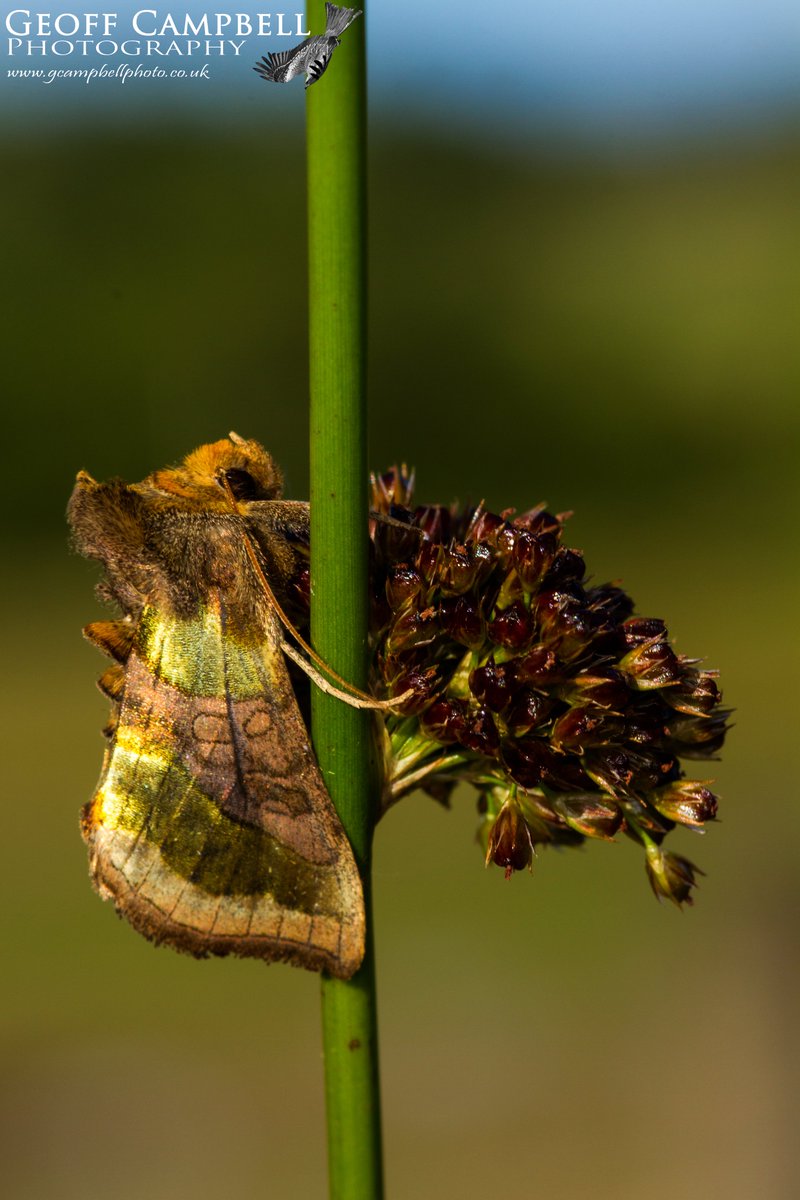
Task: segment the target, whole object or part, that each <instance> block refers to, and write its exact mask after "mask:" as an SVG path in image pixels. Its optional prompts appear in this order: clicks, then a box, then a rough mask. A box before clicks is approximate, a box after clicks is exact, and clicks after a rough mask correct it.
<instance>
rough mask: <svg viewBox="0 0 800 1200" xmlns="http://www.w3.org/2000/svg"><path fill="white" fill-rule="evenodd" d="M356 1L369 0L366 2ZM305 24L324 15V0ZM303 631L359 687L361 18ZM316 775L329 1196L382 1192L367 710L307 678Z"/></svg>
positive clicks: (323, 106) (322, 282)
mask: <svg viewBox="0 0 800 1200" xmlns="http://www.w3.org/2000/svg"><path fill="white" fill-rule="evenodd" d="M361 3H362V5H363V0H361ZM306 12H307V20H308V22H309V24H308V25H307V28H309V29H312V30H313V31H314V32H315V33H319V32H321V30H322V29H323V28H324V25H325V6H324V3H322V0H311V3H309V5H308V6H307V10H306ZM306 118H307V124H306V130H307V157H308V248H309V347H310V387H311V548H312V557H311V580H312V582H311V588H312V605H311V632H312V639H313V642H314V645H315V647H316V649H317V650H318V651H319V653H320V654H321V655H322V656H323V658H324V659H325V660H326V661H327V662H328V663H330V664H331V666H333V667H334V668H335V669H336V670H337V671H338V672H339V673H340V674H341V675H343V676H344V677H345V678H346V679H348V680H350V681H351V682H353V683H355V684H357V685H358V686H360V687H364V686H365V684H366V673H367V657H366V653H367V617H368V607H367V605H368V579H367V540H366V529H367V525H366V515H367V511H368V502H367V463H366V387H365V369H366V363H365V359H366V68H365V50H364V17H363V16H361V17H359V18H358V19H357V20H356V21H355V22H354V24H353V25H351V26H350V28H349V29H347V30H346V32H345V33H344V35H343V37H342V44H341V46H339V47H338V48H337V49H336V51H335V53H334V56H333V58H332V61H331V64H330V66H329V68H328V71H327V73H326V74H325V76H324V77H323V78H322V80H320V82H319V83H318V84H316V85H314V86H313V87H311V88H309V90H308V93H307V106H306ZM312 692H313V698H312V729H313V740H314V747H315V750H316V753H317V757H318V759H319V764H320V767H321V769H322V774H323V777H324V779H325V782H326V784H327V787H328V790H329V792H330V794H331V797H332V799H333V802H334V804H335V806H336V809H337V811H338V813H339V815H340V817H341V819H342V824H343V825H344V828H345V830H346V831H347V835H348V837H349V838H350V841H351V843H352V846H353V850H354V852H355V856H356V860H357V862H358V865H359V869H360V871H361V876H362V881H363V884H364V897H365V903H366V916H367V949H366V955H365V958H364V963H363V965H362V966H361V968H360V970H359V971H358V972H357V974H356V975H355V976H354V978H353V979H351V980H349V981H348V982H344V981H342V980H339V979H329V978H327V977H325V976H323V979H322V1030H323V1050H324V1056H325V1095H326V1104H327V1116H328V1157H329V1171H330V1194H331V1197H333V1198H334V1200H379V1198H380V1197H381V1195H382V1191H383V1189H382V1163H381V1129H380V1093H379V1084H378V1043H377V1018H376V999H375V968H374V959H373V947H372V913H371V905H370V890H371V889H370V857H371V846H372V832H373V820H374V796H373V789H372V772H371V765H370V748H371V740H370V726H369V716H368V715H367V714H364V713H361V712H357V711H356V710H354V709H352V708H350V707H348V706H347V705H345V704H343V703H342V702H341V701H339V700H336V699H335V698H332V697H330V696H325V695H323V694H322V693H321V692H320V691H319V690H318V689H316V688H313V689H312Z"/></svg>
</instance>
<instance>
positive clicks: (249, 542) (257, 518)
mask: <svg viewBox="0 0 800 1200" xmlns="http://www.w3.org/2000/svg"><path fill="white" fill-rule="evenodd" d="M282 492H283V478H282V474H281V471H280V468H279V467H278V466H277V465H276V463H275V462H274V460H273V459H272V458H271V457H270V455H269V454H267V452H266V451H265V450H264V449H263V448H262V447H261V446H260V445H259V444H258V443H257V442H253V441H245V440H244V439H242V438H240V437H238V436H237V435H236V434H231V435H230V437H229V438H227V439H224V440H222V441H219V442H214V443H213V444H211V445H207V446H201V447H200V448H199V449H198V450H195V451H194V452H193V453H192V454H189V455H188V456H187V458H186V459H185V460H184V462H183V463H182V464H181V465H180V466H178V467H175V468H165V469H163V470H160V471H155V472H154V473H153V474H152V475H150V476H148V477H147V479H145V480H143V481H142V482H141V483H137V484H131V485H128V484H125V483H123V482H122V481H121V480H111V481H109V482H108V483H98V482H97V481H95V480H94V479H92V477H91V476H90V475H88V474H87V473H86V472H83V471H82V472H80V474H79V475H78V477H77V481H76V484H75V489H74V492H73V494H72V497H71V499H70V502H69V507H68V513H67V515H68V520H69V522H70V524H71V526H72V529H73V532H74V541H75V545H76V547H77V549H78V551H79V552H80V553H81V554H83V555H85V556H86V557H89V558H95V559H99V560H100V561H101V562H102V563H103V565H104V567H105V579H104V582H103V583H101V584H100V586H99V588H98V592H99V594H100V596H101V598H103V599H104V600H107V601H112V602H114V603H116V604H117V605H118V606H119V608H120V610H121V614H122V615H121V616H120V618H119V619H117V620H107V621H95V622H93V623H92V624H90V625H87V626H86V628H85V629H84V634H85V636H86V637H87V638H88V639H89V641H90V642H93V643H94V644H95V645H96V646H97V647H99V648H100V649H101V650H102V651H104V652H105V653H106V654H107V655H109V657H110V658H112V659H113V660H114V662H113V664H112V666H110V667H109V668H108V669H107V670H106V671H105V672H104V674H103V675H102V676H101V678H100V680H99V686H100V688H101V690H102V691H103V692H104V693H105V694H106V695H107V696H108V697H109V699H110V700H111V704H112V714H111V720H110V721H109V724H108V726H107V727H106V730H105V732H106V735H107V737H108V739H109V745H108V748H107V750H106V754H105V759H104V762H103V767H102V773H101V776H100V781H99V783H98V786H97V790H96V792H95V794H94V796H93V797H92V799H91V800H90V801H89V803H88V804H87V805H86V806H85V807H84V809H83V812H82V820H81V829H82V833H83V837H84V840H85V841H86V843H87V845H88V848H89V859H90V871H91V876H92V879H93V882H94V885H95V887H96V888H97V890H98V892H99V893H100V895H101V896H103V897H104V898H106V899H111V900H113V902H114V904H115V906H116V908H117V911H118V912H119V913H120V914H121V915H122V916H123V917H125V918H126V919H127V920H128V921H129V922H130V923H131V925H133V926H134V928H135V929H137V930H138V931H139V932H140V933H143V934H144V935H145V937H147V938H150V939H151V940H152V941H154V942H157V943H167V944H168V945H170V946H173V947H174V948H175V949H177V950H183V951H187V952H188V953H190V954H193V955H195V956H197V957H205V956H207V955H209V954H214V955H226V954H235V955H241V956H249V957H255V958H261V959H264V960H266V961H275V960H283V961H287V962H290V963H293V964H295V965H298V966H302V967H306V968H309V969H312V970H323V969H324V970H326V971H328V972H329V973H330V974H332V975H335V976H338V977H340V978H342V979H348V978H350V976H352V975H353V973H354V972H355V971H356V970H357V968H358V966H359V964H360V963H361V960H362V957H363V953H364V901H363V894H362V887H361V880H360V876H359V872H358V868H357V865H356V862H355V860H354V858H353V853H352V850H351V848H350V844H349V842H348V840H347V837H346V834H345V832H344V829H343V828H342V826H341V823H340V821H339V818H338V816H337V814H336V811H335V809H334V807H333V804H332V802H331V799H330V797H329V795H328V792H327V790H326V788H325V784H324V782H323V780H322V776H321V775H320V771H319V768H318V766H317V763H316V760H315V758H314V754H313V751H312V749H311V745H310V743H309V738H308V732H307V730H306V726H305V724H304V722H303V718H302V715H301V712H300V709H299V707H298V703H297V699H296V696H295V692H294V690H293V687H292V682H291V679H290V676H289V672H288V669H287V665H286V661H285V659H284V654H283V650H282V637H281V626H280V623H279V618H278V615H277V612H276V605H275V603H274V602H273V601H272V599H271V597H270V592H269V589H271V591H272V593H274V597H275V598H276V599H277V601H278V604H279V605H280V603H281V602H282V601H283V600H285V594H286V588H287V585H288V582H289V580H290V579H291V578H292V576H293V575H294V573H295V572H296V569H297V554H298V550H297V547H298V546H301V545H307V544H308V540H309V529H308V527H309V509H308V505H307V504H306V503H303V502H300V501H289V500H284V499H283V498H282ZM265 580H268V581H269V583H268V586H265Z"/></svg>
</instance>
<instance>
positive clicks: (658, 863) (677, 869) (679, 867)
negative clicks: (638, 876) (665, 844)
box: [645, 840, 704, 908]
mask: <svg viewBox="0 0 800 1200" xmlns="http://www.w3.org/2000/svg"><path fill="white" fill-rule="evenodd" d="M645 851H646V858H645V866H646V868H647V877H648V879H649V880H650V886H651V887H652V889H653V891H654V892H655V894H656V896H657V898H658V899H659V900H660V899H661V898H662V897H665V898H666V899H667V900H671V901H672V903H673V904H677V905H678V907H679V908H680V906H681V905H682V904H692V903H693V901H692V888H693V887H694V886H695V885H696V882H697V880H696V878H695V876H696V875H702V874H704V872H703V871H701V870H700V868H699V867H696V866H695V865H694V863H692V862H689V860H688V858H682V857H681V855H680V854H673V853H671V851H669V850H662V849H661V847H660V846H657V845H656V844H655V843H654V842H651V841H649V840H648V841H647V842H646V843H645Z"/></svg>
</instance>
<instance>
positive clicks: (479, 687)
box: [469, 659, 511, 712]
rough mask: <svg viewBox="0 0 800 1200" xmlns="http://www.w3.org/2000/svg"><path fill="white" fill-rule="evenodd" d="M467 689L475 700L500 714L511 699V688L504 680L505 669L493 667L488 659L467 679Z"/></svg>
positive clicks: (491, 661) (492, 662)
mask: <svg viewBox="0 0 800 1200" xmlns="http://www.w3.org/2000/svg"><path fill="white" fill-rule="evenodd" d="M469 687H470V691H471V692H472V694H473V696H474V697H475V699H476V700H479V701H480V702H481V703H482V704H485V705H486V706H487V708H491V709H492V711H493V712H502V711H503V709H504V708H505V706H506V705H507V704H508V702H509V700H510V699H511V688H510V686H509V683H508V679H507V678H506V671H505V667H503V666H499V667H498V666H495V664H494V661H493V660H491V659H490V661H489V662H488V663H486V664H485V666H483V667H476V668H475V670H474V671H473V672H472V673H471V675H470V677H469Z"/></svg>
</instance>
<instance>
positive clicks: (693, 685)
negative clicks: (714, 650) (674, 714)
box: [664, 670, 722, 716]
mask: <svg viewBox="0 0 800 1200" xmlns="http://www.w3.org/2000/svg"><path fill="white" fill-rule="evenodd" d="M664 699H665V700H666V701H667V703H668V704H671V705H672V707H673V708H675V709H677V710H678V712H683V713H690V714H693V715H695V716H705V715H707V714H708V713H710V712H711V711H712V710H713V709H714V707H715V706H716V705H717V704H719V702H720V700H721V699H722V695H721V693H720V690H719V688H718V687H717V681H716V680H715V679H714V676H713V675H711V674H710V673H709V672H708V671H692V670H684V672H683V676H682V678H681V681H680V683H679V684H678V685H677V686H676V687H674V688H670V690H669V692H665V693H664Z"/></svg>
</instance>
